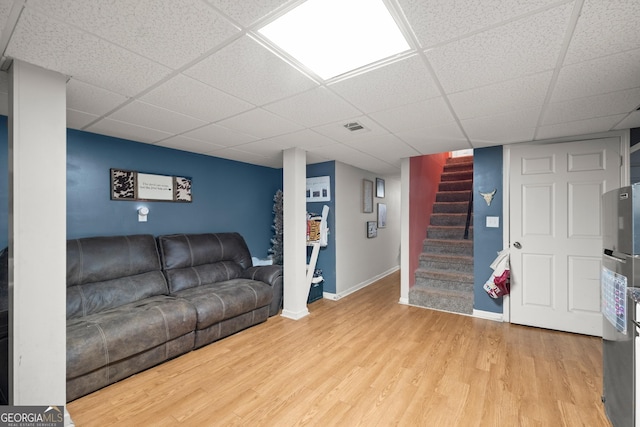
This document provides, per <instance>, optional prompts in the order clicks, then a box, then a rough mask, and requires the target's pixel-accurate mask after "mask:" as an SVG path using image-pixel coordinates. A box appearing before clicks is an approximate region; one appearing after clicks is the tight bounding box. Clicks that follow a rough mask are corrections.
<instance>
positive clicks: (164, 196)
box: [110, 169, 192, 203]
mask: <svg viewBox="0 0 640 427" xmlns="http://www.w3.org/2000/svg"><path fill="white" fill-rule="evenodd" d="M110 176H111V200H130V201H131V200H146V201H159V202H183V203H184V202H186V203H190V202H191V201H192V196H191V178H186V177H182V176H170V175H156V174H149V173H142V172H136V171H130V170H122V169H111V171H110Z"/></svg>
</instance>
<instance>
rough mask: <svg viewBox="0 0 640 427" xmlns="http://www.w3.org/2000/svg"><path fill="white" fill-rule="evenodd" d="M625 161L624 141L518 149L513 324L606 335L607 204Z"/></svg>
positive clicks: (513, 195)
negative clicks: (604, 207) (604, 241)
mask: <svg viewBox="0 0 640 427" xmlns="http://www.w3.org/2000/svg"><path fill="white" fill-rule="evenodd" d="M620 159H621V157H620V142H619V139H618V138H606V139H598V140H589V141H579V142H570V143H562V144H546V145H534V144H523V145H514V146H511V148H510V156H509V160H510V175H509V179H510V187H509V188H510V190H509V191H510V194H509V197H510V212H509V215H510V230H509V233H510V235H509V236H510V245H511V297H510V310H511V322H512V323H519V324H523V325H529V326H537V327H542V328H548V329H556V330H561V331H567V332H575V333H581V334H587V335H596V336H602V316H601V314H600V269H601V267H600V259H601V251H602V230H601V225H600V215H601V208H600V204H601V196H602V194H603V193H604V192H606V191H609V190H611V189H614V188H618V187H620Z"/></svg>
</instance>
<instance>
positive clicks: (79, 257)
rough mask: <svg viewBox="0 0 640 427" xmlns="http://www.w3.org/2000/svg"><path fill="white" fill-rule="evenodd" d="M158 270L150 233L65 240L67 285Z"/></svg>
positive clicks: (158, 265) (158, 262)
mask: <svg viewBox="0 0 640 427" xmlns="http://www.w3.org/2000/svg"><path fill="white" fill-rule="evenodd" d="M153 270H160V257H159V254H158V250H157V248H156V242H155V239H154V238H153V236H152V235H150V234H149V235H147V234H141V235H131V236H106V237H87V238H83V239H72V240H67V287H69V286H76V285H83V284H85V283H93V282H104V281H107V280H112V279H117V278H119V277H126V276H133V275H136V274H141V273H146V272H148V271H153Z"/></svg>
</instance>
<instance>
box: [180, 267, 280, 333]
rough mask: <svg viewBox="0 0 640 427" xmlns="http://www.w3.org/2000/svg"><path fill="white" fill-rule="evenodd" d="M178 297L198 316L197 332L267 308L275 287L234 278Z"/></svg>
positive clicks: (186, 291)
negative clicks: (188, 303)
mask: <svg viewBox="0 0 640 427" xmlns="http://www.w3.org/2000/svg"><path fill="white" fill-rule="evenodd" d="M174 295H175V296H176V297H180V298H184V299H186V300H188V301H189V302H191V303H192V304H193V305H194V306H195V307H196V311H197V313H198V322H197V329H198V330H200V329H205V328H207V327H209V326H211V325H213V324H215V323H217V322H220V321H223V320H226V319H230V318H232V317H236V316H238V315H241V314H243V313H248V312H250V311H252V310H255V309H257V308H260V307H264V306H267V305H269V304H270V303H271V300H272V298H273V288H272V287H271V286H269V285H267V284H266V283H264V282H259V281H256V280H251V279H233V280H227V281H225V282H220V283H213V284H209V285H203V286H198V287H195V288H189V289H185V290H182V291H180V292H176V293H175V294H174Z"/></svg>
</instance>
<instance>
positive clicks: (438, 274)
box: [416, 268, 473, 291]
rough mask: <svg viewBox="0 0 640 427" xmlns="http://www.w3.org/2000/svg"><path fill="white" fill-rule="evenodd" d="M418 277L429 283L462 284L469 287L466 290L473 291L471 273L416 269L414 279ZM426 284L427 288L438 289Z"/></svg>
mask: <svg viewBox="0 0 640 427" xmlns="http://www.w3.org/2000/svg"><path fill="white" fill-rule="evenodd" d="M418 277H420V278H423V279H428V280H430V281H443V282H456V283H463V284H467V285H469V289H468V290H470V291H471V290H473V273H463V272H457V271H447V270H433V269H425V268H418V269H416V279H417V278H418ZM417 284H418V283H417V282H416V285H417ZM427 284H428V285H429V286H434V287H439V286H436V285H430V284H429V283H427Z"/></svg>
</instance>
